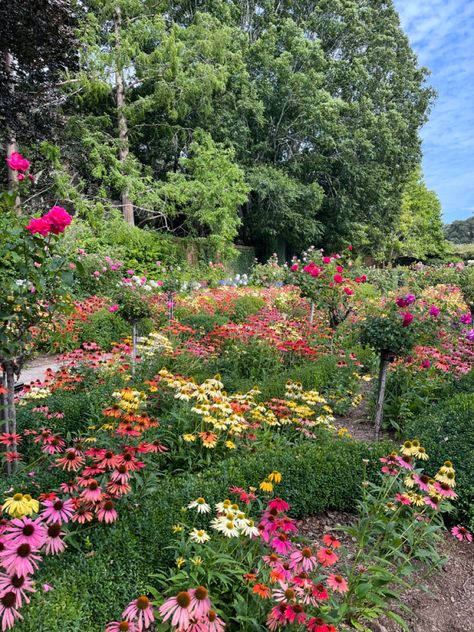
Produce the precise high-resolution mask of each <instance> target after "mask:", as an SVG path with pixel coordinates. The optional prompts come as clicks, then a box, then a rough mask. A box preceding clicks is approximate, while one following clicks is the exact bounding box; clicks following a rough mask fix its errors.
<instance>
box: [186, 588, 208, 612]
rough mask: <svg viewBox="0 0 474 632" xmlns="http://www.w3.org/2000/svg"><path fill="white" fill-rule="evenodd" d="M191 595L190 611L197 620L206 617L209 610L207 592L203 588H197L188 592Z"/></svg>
mask: <svg viewBox="0 0 474 632" xmlns="http://www.w3.org/2000/svg"><path fill="white" fill-rule="evenodd" d="M189 594H190V595H191V606H190V610H191V612H192V613H193V616H194V617H196V618H197V619H202V618H204V617H205V616H207V615H208V614H209V612H210V610H211V600H210V599H209V591H208V590H207V588H205V587H204V586H198V587H197V588H193V589H192V590H190V591H189Z"/></svg>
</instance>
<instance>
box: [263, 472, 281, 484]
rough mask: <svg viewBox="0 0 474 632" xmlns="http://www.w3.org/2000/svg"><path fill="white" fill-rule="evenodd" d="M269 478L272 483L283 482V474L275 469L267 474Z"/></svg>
mask: <svg viewBox="0 0 474 632" xmlns="http://www.w3.org/2000/svg"><path fill="white" fill-rule="evenodd" d="M267 479H268V480H269V481H270V482H271V483H277V484H278V483H281V479H282V475H281V473H280V472H277V471H276V470H273V472H270V474H269V475H268V476H267Z"/></svg>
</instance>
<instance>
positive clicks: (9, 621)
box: [0, 590, 23, 631]
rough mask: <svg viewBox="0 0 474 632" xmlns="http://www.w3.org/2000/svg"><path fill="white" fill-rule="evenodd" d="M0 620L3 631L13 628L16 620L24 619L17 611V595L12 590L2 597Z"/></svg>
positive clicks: (0, 601)
mask: <svg viewBox="0 0 474 632" xmlns="http://www.w3.org/2000/svg"><path fill="white" fill-rule="evenodd" d="M0 618H1V620H2V630H3V631H4V630H9V629H10V628H12V627H13V624H14V623H15V621H16V619H22V618H23V617H22V616H21V614H20V613H19V612H18V610H17V605H16V594H15V593H14V592H13V591H12V590H11V591H9V592H6V593H5V594H3V595H2V596H1V597H0Z"/></svg>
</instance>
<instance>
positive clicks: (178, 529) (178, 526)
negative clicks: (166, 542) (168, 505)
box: [171, 524, 183, 533]
mask: <svg viewBox="0 0 474 632" xmlns="http://www.w3.org/2000/svg"><path fill="white" fill-rule="evenodd" d="M171 530H172V531H173V533H181V531H182V530H183V525H181V524H174V525H173V526H172V527H171Z"/></svg>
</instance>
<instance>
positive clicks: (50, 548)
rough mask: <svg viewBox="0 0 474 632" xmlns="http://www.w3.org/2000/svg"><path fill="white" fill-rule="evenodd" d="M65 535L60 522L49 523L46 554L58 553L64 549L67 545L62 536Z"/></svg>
mask: <svg viewBox="0 0 474 632" xmlns="http://www.w3.org/2000/svg"><path fill="white" fill-rule="evenodd" d="M65 535H66V534H65V533H64V531H61V525H60V524H59V522H53V524H51V525H49V527H48V532H47V537H46V543H45V553H46V555H58V554H59V553H62V552H63V551H64V549H65V548H66V545H65V543H64V540H63V539H62V537H63V536H65Z"/></svg>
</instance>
